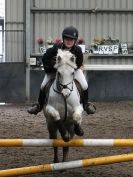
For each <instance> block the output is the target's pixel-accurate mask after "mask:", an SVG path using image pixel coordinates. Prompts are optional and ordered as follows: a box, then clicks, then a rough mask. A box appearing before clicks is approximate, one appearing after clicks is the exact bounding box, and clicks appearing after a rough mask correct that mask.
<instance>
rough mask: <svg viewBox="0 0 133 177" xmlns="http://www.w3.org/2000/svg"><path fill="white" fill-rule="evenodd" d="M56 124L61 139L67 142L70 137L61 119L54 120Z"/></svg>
mask: <svg viewBox="0 0 133 177" xmlns="http://www.w3.org/2000/svg"><path fill="white" fill-rule="evenodd" d="M56 124H57V127H58V129H59V132H60V134H61V137H62V139H63V140H64V141H65V142H68V141H69V140H70V137H69V133H68V131H67V129H66V127H65V126H64V124H63V122H62V121H61V120H58V121H57V122H56Z"/></svg>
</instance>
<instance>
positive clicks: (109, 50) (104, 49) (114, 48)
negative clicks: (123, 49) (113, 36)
mask: <svg viewBox="0 0 133 177" xmlns="http://www.w3.org/2000/svg"><path fill="white" fill-rule="evenodd" d="M118 49H119V46H118V45H98V53H99V54H118Z"/></svg>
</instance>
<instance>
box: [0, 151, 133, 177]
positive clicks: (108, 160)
mask: <svg viewBox="0 0 133 177" xmlns="http://www.w3.org/2000/svg"><path fill="white" fill-rule="evenodd" d="M129 161H133V154H122V155H115V156H108V157H98V158H92V159H85V160H76V161H70V162H63V163H55V164H46V165H38V166H31V167H23V168H14V169H8V170H1V171H0V177H7V176H20V175H28V174H35V173H42V172H52V171H58V170H64V169H71V168H79V167H89V166H97V165H107V164H113V163H120V162H129Z"/></svg>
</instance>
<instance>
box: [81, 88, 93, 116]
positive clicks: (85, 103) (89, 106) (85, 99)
mask: <svg viewBox="0 0 133 177" xmlns="http://www.w3.org/2000/svg"><path fill="white" fill-rule="evenodd" d="M83 107H84V110H85V111H86V112H87V114H94V113H95V112H96V107H95V105H94V104H93V103H91V102H88V89H87V90H84V91H83Z"/></svg>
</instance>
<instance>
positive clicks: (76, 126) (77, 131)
mask: <svg viewBox="0 0 133 177" xmlns="http://www.w3.org/2000/svg"><path fill="white" fill-rule="evenodd" d="M74 132H75V134H76V135H78V136H83V135H84V131H83V129H82V128H81V126H80V125H79V124H77V123H76V124H74Z"/></svg>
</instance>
